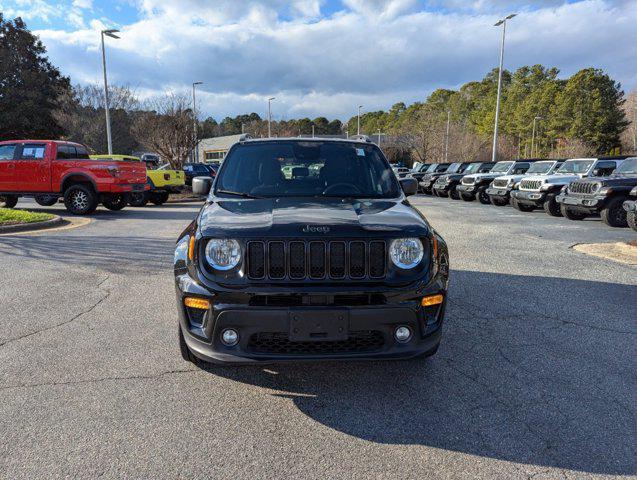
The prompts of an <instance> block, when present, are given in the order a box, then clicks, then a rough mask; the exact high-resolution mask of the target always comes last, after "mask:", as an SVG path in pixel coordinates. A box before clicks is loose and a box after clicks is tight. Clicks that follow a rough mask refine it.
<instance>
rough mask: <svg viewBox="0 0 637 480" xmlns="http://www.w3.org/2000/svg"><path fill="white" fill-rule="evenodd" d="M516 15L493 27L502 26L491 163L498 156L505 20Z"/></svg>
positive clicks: (500, 21) (508, 16) (498, 22)
mask: <svg viewBox="0 0 637 480" xmlns="http://www.w3.org/2000/svg"><path fill="white" fill-rule="evenodd" d="M516 15H517V13H512V14H511V15H507V16H506V17H504V18H503V19H502V20H498V21H497V22H496V24H495V25H494V27H499V26H500V25H502V45H501V46H500V68H499V69H498V96H497V98H496V101H495V127H494V129H493V154H492V155H491V161H493V162H495V161H496V157H497V154H498V121H499V120H500V93H501V92H502V64H503V62H504V37H505V35H506V29H507V20H511V19H512V18H513V17H515V16H516Z"/></svg>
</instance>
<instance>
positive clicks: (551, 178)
mask: <svg viewBox="0 0 637 480" xmlns="http://www.w3.org/2000/svg"><path fill="white" fill-rule="evenodd" d="M583 177H584V175H583V174H582V175H564V174H557V175H532V176H530V177H524V180H539V181H541V182H543V183H558V184H564V185H565V184H567V183H571V182H572V181H573V180H579V179H580V178H583Z"/></svg>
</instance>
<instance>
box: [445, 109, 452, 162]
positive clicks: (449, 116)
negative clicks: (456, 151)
mask: <svg viewBox="0 0 637 480" xmlns="http://www.w3.org/2000/svg"><path fill="white" fill-rule="evenodd" d="M450 120H451V110H447V134H446V135H445V163H447V159H448V158H449V121H450Z"/></svg>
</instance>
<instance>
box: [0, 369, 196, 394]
mask: <svg viewBox="0 0 637 480" xmlns="http://www.w3.org/2000/svg"><path fill="white" fill-rule="evenodd" d="M197 371H199V370H198V369H197V368H188V369H175V370H167V371H165V372H159V373H155V374H152V375H125V376H113V377H100V378H91V379H87V380H70V381H68V382H42V383H24V384H18V385H7V386H4V387H0V391H5V390H14V389H18V388H35V387H57V386H69V385H87V384H96V383H102V382H111V381H121V380H152V379H156V378H161V377H163V376H166V375H174V374H179V373H191V372H197Z"/></svg>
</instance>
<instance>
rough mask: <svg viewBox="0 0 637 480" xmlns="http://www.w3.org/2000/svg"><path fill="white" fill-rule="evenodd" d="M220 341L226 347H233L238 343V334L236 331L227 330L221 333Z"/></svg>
mask: <svg viewBox="0 0 637 480" xmlns="http://www.w3.org/2000/svg"><path fill="white" fill-rule="evenodd" d="M221 341H222V342H223V344H224V345H226V346H228V347H234V346H235V345H236V344H237V343H239V334H238V333H237V331H236V330H233V329H232V328H228V329H226V330H224V331H223V332H222V333H221Z"/></svg>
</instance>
